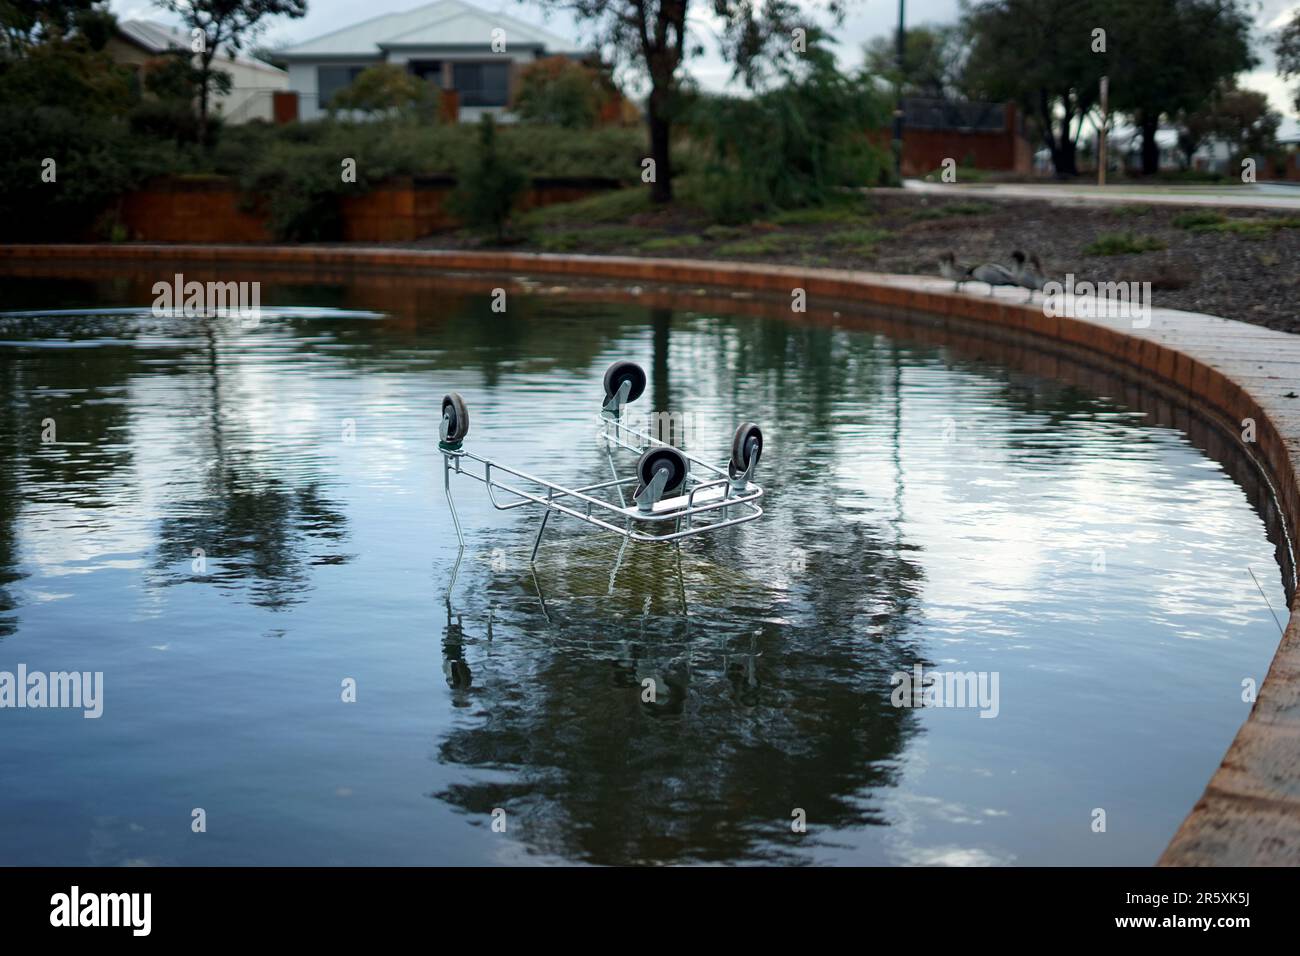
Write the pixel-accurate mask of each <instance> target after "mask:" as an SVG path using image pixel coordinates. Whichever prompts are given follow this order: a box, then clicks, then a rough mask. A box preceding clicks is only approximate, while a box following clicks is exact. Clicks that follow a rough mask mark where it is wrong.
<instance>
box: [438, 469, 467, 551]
mask: <svg viewBox="0 0 1300 956" xmlns="http://www.w3.org/2000/svg"><path fill="white" fill-rule="evenodd" d="M442 490H443V492H444V493H445V494H446V495H447V507H448V508H449V509H451V521H452V524H454V525H455V526H456V540H458V541H459V542H460V547H461V550H462V551H463V550H465V535H464V533H463V532H462V531H461V530H460V515H458V514H456V502H455V500H454V499H453V498H452V497H451V459H450V458H448V457H447V456H446V455H444V456H443V457H442Z"/></svg>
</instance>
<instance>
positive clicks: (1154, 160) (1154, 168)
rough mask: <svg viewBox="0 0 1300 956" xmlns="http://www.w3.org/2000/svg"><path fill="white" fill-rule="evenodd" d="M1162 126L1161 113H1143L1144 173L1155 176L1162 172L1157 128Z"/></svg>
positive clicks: (1144, 174)
mask: <svg viewBox="0 0 1300 956" xmlns="http://www.w3.org/2000/svg"><path fill="white" fill-rule="evenodd" d="M1159 128H1160V114H1159V113H1154V114H1153V113H1149V112H1146V111H1143V113H1142V175H1143V176H1154V175H1155V174H1156V173H1158V172H1160V144H1158V143H1157V142H1156V130H1157V129H1159Z"/></svg>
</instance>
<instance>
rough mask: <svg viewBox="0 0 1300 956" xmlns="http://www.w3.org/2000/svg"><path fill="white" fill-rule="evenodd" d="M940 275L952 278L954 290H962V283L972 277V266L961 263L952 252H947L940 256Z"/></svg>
mask: <svg viewBox="0 0 1300 956" xmlns="http://www.w3.org/2000/svg"><path fill="white" fill-rule="evenodd" d="M939 275H941V276H943V277H944V278H945V279H951V280H952V290H953V291H954V292H960V291H961V287H962V283H963V282H966V281H968V280H969V279H970V267H969V266H964V265H962V264H961V263H959V262H958V261H957V257H956V256H954V255H953V254H952V253H951V252H945V253H944V254H943V255H941V256H940V257H939Z"/></svg>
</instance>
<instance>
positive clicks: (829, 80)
mask: <svg viewBox="0 0 1300 956" xmlns="http://www.w3.org/2000/svg"><path fill="white" fill-rule="evenodd" d="M819 40H820V36H819V35H818V34H817V33H816V32H814V31H809V37H808V41H809V43H808V49H807V55H806V56H804V57H802V58H801V62H800V63H799V64H798V65H797V68H794V69H790V70H788V71H787V72H786V75H785V82H784V83H783V84H782V85H781V86H778V87H775V88H773V89H769V90H764V91H762V92H761V93H759V94H757V95H755V96H747V97H741V96H712V97H702V98H701V99H700V101H699V102H698V103H697V104H696V105H695V107H694V109H693V110H692V116H691V120H692V122H693V124H694V126H695V127H696V128H695V129H693V130H692V140H693V141H694V140H698V141H700V142H702V143H708V144H709V145H710V146H711V147H712V149H711V153H712V155H711V156H710V158H709V161H708V163H707V165H706V166H705V169H704V174H703V180H704V188H703V202H704V204H705V206H706V207H707V208H708V209H709V211H710V212H711V213H712V214H713V216H714V218H716V219H718V220H719V221H721V222H748V221H749V220H751V219H752V218H753V217H754V215H755V214H757V213H760V212H763V211H765V210H770V209H772V208H773V207H777V208H796V207H800V206H809V205H814V204H817V203H821V202H824V201H826V200H828V199H830V198H831V197H832V196H833V195H836V194H837V193H839V192H841V190H842V187H845V186H849V187H856V186H865V185H874V184H875V183H876V182H878V181H879V180H880V178H881V176H882V175H883V174H884V173H885V170H886V169H887V168H888V165H889V164H888V152H887V151H886V150H884V149H883V148H881V147H879V146H877V145H874V144H873V143H872V142H871V138H870V133H869V131H870V130H873V129H878V128H880V127H881V126H883V125H884V122H885V119H886V116H887V115H888V110H887V107H886V102H885V97H884V96H883V95H882V94H881V93H880V91H879V90H878V89H876V87H875V86H874V85H873V83H872V81H871V77H869V76H867V75H861V74H860V75H857V76H847V75H845V74H843V73H841V72H840V71H839V69H838V68H837V66H836V63H835V57H834V55H833V54H832V53H831V51H830V50H828V49H826V48H825V47H824V46H822V45H821V44H820V43H819V42H818V41H819Z"/></svg>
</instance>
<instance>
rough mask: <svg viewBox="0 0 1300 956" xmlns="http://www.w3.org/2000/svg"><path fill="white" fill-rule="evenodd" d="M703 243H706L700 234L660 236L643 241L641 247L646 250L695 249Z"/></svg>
mask: <svg viewBox="0 0 1300 956" xmlns="http://www.w3.org/2000/svg"><path fill="white" fill-rule="evenodd" d="M702 245H704V240H703V239H701V238H700V237H699V236H694V235H687V236H660V237H659V238H658V239H649V240H647V241H646V242H643V243H641V248H642V249H644V250H645V251H646V252H663V251H666V250H674V249H693V248H695V247H696V246H702Z"/></svg>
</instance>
